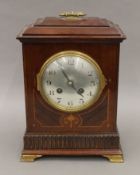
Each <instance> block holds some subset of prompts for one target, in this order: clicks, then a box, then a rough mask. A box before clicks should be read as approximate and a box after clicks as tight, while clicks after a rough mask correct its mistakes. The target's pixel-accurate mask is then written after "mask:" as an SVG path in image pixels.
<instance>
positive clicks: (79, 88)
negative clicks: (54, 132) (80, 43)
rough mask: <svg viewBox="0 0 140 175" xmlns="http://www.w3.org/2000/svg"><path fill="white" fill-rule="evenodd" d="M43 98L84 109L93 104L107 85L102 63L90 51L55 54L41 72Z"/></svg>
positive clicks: (55, 104)
mask: <svg viewBox="0 0 140 175" xmlns="http://www.w3.org/2000/svg"><path fill="white" fill-rule="evenodd" d="M37 85H38V90H39V91H40V93H41V95H42V97H43V99H44V100H45V101H46V102H47V103H48V104H49V105H51V106H52V107H54V108H56V109H58V110H62V111H66V112H77V111H82V110H84V109H86V108H88V107H89V106H91V105H93V104H94V103H95V102H96V101H97V99H98V98H99V96H100V94H101V92H102V90H103V88H104V87H105V78H104V75H103V74H102V71H101V69H100V67H99V66H98V64H97V63H96V62H95V60H93V59H92V58H91V57H90V56H88V55H87V54H84V53H82V52H78V51H64V52H59V53H57V54H55V55H53V56H51V57H50V58H49V59H48V60H47V61H46V62H45V63H44V65H43V66H42V68H41V70H40V72H39V74H38V75H37Z"/></svg>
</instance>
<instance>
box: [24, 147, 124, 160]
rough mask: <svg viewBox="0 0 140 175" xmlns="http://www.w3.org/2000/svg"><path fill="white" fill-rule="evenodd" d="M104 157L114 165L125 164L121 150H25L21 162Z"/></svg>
mask: <svg viewBox="0 0 140 175" xmlns="http://www.w3.org/2000/svg"><path fill="white" fill-rule="evenodd" d="M51 155H53V156H54V155H55V156H102V157H105V158H107V159H108V160H109V161H110V162H112V163H123V162H124V160H123V154H122V151H121V148H120V149H81V150H80V149H78V150H72V149H71V150H70V149H65V150H61V149H54V150H52V149H48V150H24V151H23V152H22V155H21V161H24V162H33V161H35V160H36V159H38V158H41V157H43V156H45V157H46V156H51Z"/></svg>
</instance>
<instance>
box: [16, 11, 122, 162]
mask: <svg viewBox="0 0 140 175" xmlns="http://www.w3.org/2000/svg"><path fill="white" fill-rule="evenodd" d="M17 38H18V39H19V40H20V41H21V42H22V48H23V67H24V80H25V81H24V82H25V104H26V125H27V126H26V132H25V136H24V149H23V152H22V160H26V161H33V160H34V159H36V158H38V157H41V156H48V155H67V156H68V155H69V156H70V155H74V156H76V155H101V156H103V157H106V158H108V159H109V160H110V161H111V162H122V161H123V156H122V151H121V148H120V141H119V134H118V130H117V124H116V119H117V95H118V69H119V47H120V42H121V41H123V40H124V39H125V35H124V34H123V32H122V31H121V29H120V28H119V27H118V25H116V24H114V23H112V22H111V21H109V20H106V19H101V18H97V17H86V16H85V14H83V13H82V12H78V13H75V12H70V13H68V12H67V13H65V12H64V13H61V14H60V17H46V18H43V19H42V18H41V19H38V20H37V21H36V22H35V23H34V24H31V25H29V26H27V27H26V28H24V30H22V32H21V33H20V34H19V35H18V37H17Z"/></svg>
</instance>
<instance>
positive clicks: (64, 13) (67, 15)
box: [59, 11, 86, 18]
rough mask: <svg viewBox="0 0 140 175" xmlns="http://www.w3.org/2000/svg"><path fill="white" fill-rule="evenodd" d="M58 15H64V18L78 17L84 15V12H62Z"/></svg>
mask: <svg viewBox="0 0 140 175" xmlns="http://www.w3.org/2000/svg"><path fill="white" fill-rule="evenodd" d="M59 16H60V17H65V18H78V17H83V16H86V14H85V13H83V12H73V11H71V12H62V13H60V14H59Z"/></svg>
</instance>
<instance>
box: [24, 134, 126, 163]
mask: <svg viewBox="0 0 140 175" xmlns="http://www.w3.org/2000/svg"><path fill="white" fill-rule="evenodd" d="M50 155H53V156H103V157H105V158H107V159H109V161H110V162H116V163H121V162H123V153H122V150H121V147H120V141H119V134H118V132H117V133H112V134H111V133H108V134H94V135H78V134H77V135H75V136H74V135H47V134H41V133H38V134H36V135H35V134H32V133H26V134H25V136H24V149H23V152H22V156H21V160H22V161H27V162H32V161H34V160H35V159H37V158H40V157H42V156H50Z"/></svg>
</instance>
